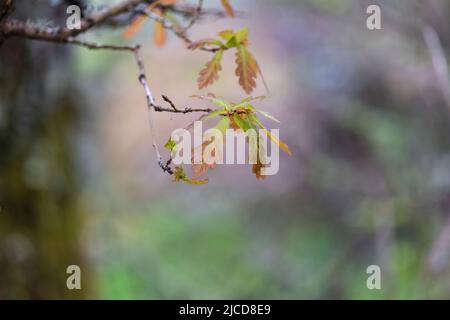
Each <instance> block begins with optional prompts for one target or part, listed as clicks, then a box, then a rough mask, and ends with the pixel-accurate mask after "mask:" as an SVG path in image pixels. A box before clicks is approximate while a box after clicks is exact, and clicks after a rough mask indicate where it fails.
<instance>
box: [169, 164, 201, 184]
mask: <svg viewBox="0 0 450 320" xmlns="http://www.w3.org/2000/svg"><path fill="white" fill-rule="evenodd" d="M173 181H174V182H180V181H183V182H185V183H188V184H195V185H202V184H207V183H208V179H203V180H199V179H189V178H188V176H187V175H186V173H185V172H184V170H183V168H182V167H175V170H174V172H173Z"/></svg>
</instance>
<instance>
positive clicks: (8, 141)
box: [0, 1, 88, 299]
mask: <svg viewBox="0 0 450 320" xmlns="http://www.w3.org/2000/svg"><path fill="white" fill-rule="evenodd" d="M32 2H33V1H28V3H32ZM18 3H21V4H23V3H25V1H18ZM30 5H32V4H30ZM28 9H30V8H28ZM26 10H27V9H26V5H22V6H20V7H19V6H18V5H16V13H15V14H18V15H21V14H22V15H25V14H26ZM44 10H48V9H44ZM49 13H51V14H54V13H53V12H49ZM67 51H68V48H66V47H65V46H57V45H52V44H46V43H38V42H33V41H30V40H17V39H8V40H7V41H5V42H4V43H3V44H2V45H1V46H0V299H4V298H10V299H17V298H19V299H22V298H38V299H40V298H49V299H54V298H60V299H66V298H82V297H85V296H86V295H87V292H88V288H87V286H88V281H86V277H87V273H88V271H87V266H86V265H85V263H84V261H83V257H82V252H81V247H80V231H81V220H80V210H79V206H78V204H77V202H78V199H77V195H78V191H79V189H80V181H79V179H78V177H79V174H77V161H76V150H75V149H76V143H75V140H76V139H75V138H76V132H77V120H78V119H79V116H80V114H81V112H80V111H81V108H80V107H79V106H78V105H77V101H76V100H75V99H74V97H75V96H76V94H75V90H76V88H75V87H74V85H73V83H72V80H71V78H72V77H71V75H70V70H69V67H66V66H68V65H69V64H68V63H67V62H68V55H67ZM73 264H75V265H79V266H80V267H81V271H82V290H69V289H68V288H67V286H66V279H67V277H68V275H67V274H66V268H67V267H68V266H69V265H73Z"/></svg>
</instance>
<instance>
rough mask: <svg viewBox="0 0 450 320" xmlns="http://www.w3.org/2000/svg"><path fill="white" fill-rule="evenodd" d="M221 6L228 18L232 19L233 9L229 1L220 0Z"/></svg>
mask: <svg viewBox="0 0 450 320" xmlns="http://www.w3.org/2000/svg"><path fill="white" fill-rule="evenodd" d="M221 3H222V6H223V8H224V9H225V11H226V13H227V14H228V15H229V16H230V17H233V18H234V9H233V7H232V6H231V4H230V1H228V0H221Z"/></svg>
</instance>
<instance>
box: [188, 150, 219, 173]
mask: <svg viewBox="0 0 450 320" xmlns="http://www.w3.org/2000/svg"><path fill="white" fill-rule="evenodd" d="M209 143H210V142H204V143H203V144H202V145H201V146H198V147H196V148H195V149H194V150H193V151H192V159H191V161H192V163H193V164H192V173H193V175H194V177H200V176H202V175H204V174H205V173H207V172H208V170H209V169H214V168H215V167H216V164H215V163H213V164H207V163H205V162H203V150H205V148H206V146H207V145H208V144H209ZM197 157H198V158H200V159H202V161H201V163H194V160H195V158H197Z"/></svg>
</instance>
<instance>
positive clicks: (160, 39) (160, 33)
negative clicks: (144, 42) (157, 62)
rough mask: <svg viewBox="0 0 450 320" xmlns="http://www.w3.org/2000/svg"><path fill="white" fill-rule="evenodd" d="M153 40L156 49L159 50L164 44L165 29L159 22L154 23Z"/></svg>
mask: <svg viewBox="0 0 450 320" xmlns="http://www.w3.org/2000/svg"><path fill="white" fill-rule="evenodd" d="M153 40H154V42H155V45H156V46H157V47H158V48H161V47H163V46H164V45H165V44H166V29H164V26H163V24H162V23H161V22H159V21H156V22H155V34H154V37H153Z"/></svg>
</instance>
